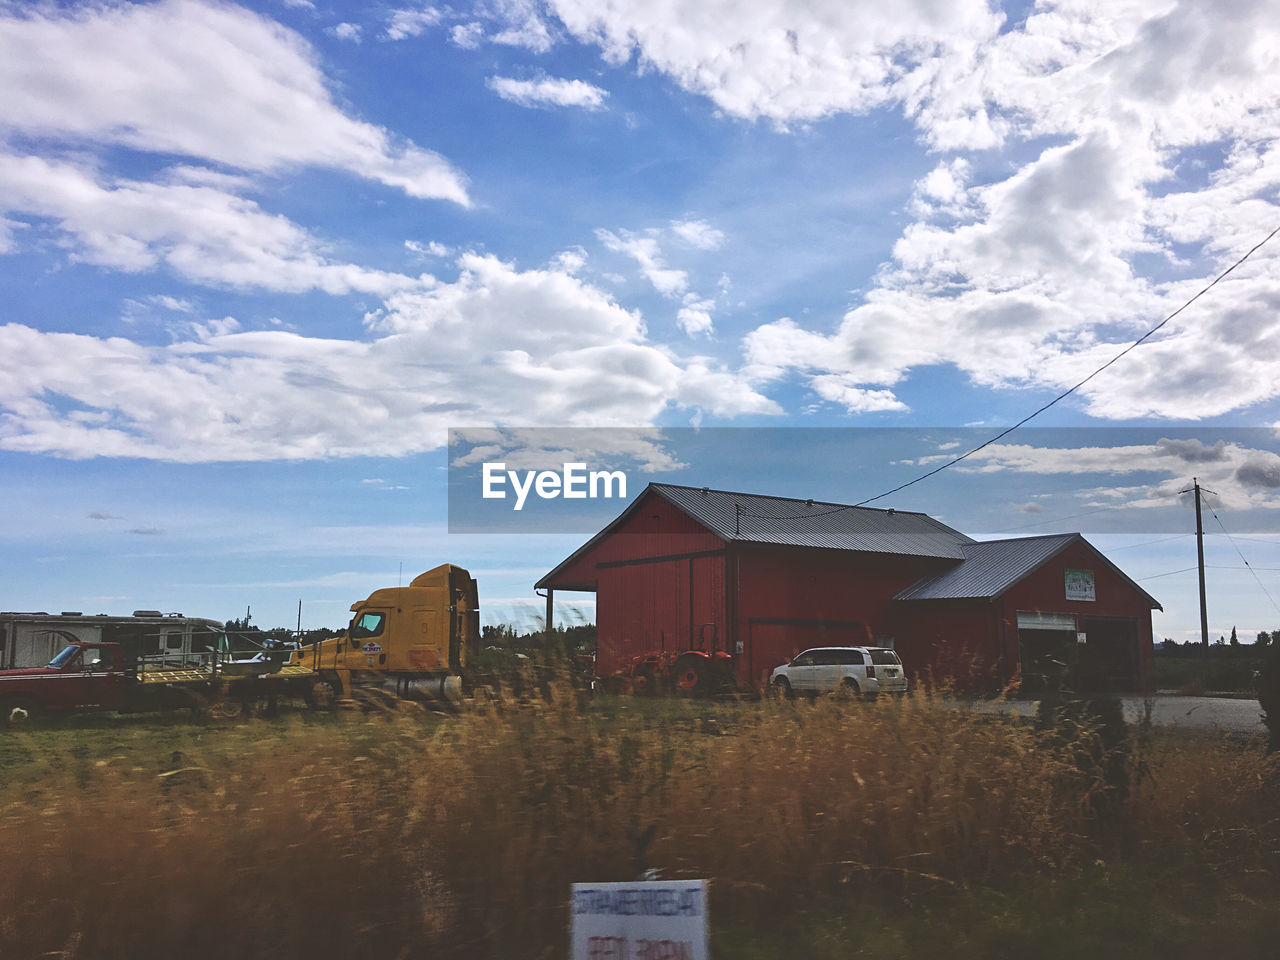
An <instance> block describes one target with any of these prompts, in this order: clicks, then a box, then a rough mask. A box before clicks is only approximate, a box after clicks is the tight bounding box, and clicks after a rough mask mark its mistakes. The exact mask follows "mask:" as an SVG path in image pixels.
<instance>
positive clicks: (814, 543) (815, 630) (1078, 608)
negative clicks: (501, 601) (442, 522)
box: [537, 483, 1160, 691]
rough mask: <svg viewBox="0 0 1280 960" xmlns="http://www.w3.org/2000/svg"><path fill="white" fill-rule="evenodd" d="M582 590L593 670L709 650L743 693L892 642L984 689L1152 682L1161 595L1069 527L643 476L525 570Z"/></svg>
mask: <svg viewBox="0 0 1280 960" xmlns="http://www.w3.org/2000/svg"><path fill="white" fill-rule="evenodd" d="M537 587H538V588H539V589H545V590H547V592H548V595H549V600H548V606H549V607H550V606H551V604H552V602H553V601H552V600H551V599H550V598H551V597H553V596H554V591H556V590H562V591H566V590H567V591H589V592H593V593H595V594H596V626H597V630H598V636H599V640H598V647H597V659H596V670H597V673H598V674H599V675H600V676H602V677H607V676H610V675H612V674H613V673H615V672H616V671H618V670H620V669H622V668H624V667H625V666H627V665H628V664H629V663H630V662H631V660H632V658H634V657H636V656H638V655H640V654H642V653H645V652H648V651H654V650H665V651H678V650H688V649H692V648H701V649H707V650H715V649H718V650H725V651H728V652H729V653H730V654H731V655H732V656H733V658H734V669H735V672H736V679H737V683H738V685H739V686H740V687H742V688H748V689H749V688H753V687H754V688H759V687H760V686H761V683H762V681H763V680H764V678H766V677H767V676H768V673H769V671H770V670H772V669H773V668H774V667H776V666H778V665H779V664H781V663H782V662H784V661H785V660H787V659H788V658H789V657H791V656H792V655H793V654H795V653H797V652H799V651H801V650H803V649H805V648H807V647H811V646H818V645H826V644H876V645H881V646H893V647H896V648H897V649H898V651H899V652H900V655H901V657H902V659H903V661H904V663H906V665H907V667H908V670H909V671H911V672H913V673H914V674H915V675H916V676H917V678H919V677H922V676H925V675H929V674H932V675H933V676H934V677H935V678H936V679H943V678H951V679H954V680H956V681H958V682H960V683H962V684H977V685H981V686H984V687H988V688H994V687H1000V686H1003V685H1005V684H1007V683H1009V682H1011V681H1013V680H1022V681H1023V683H1024V687H1025V688H1032V687H1034V686H1035V685H1036V684H1037V683H1039V682H1042V681H1043V679H1044V676H1045V675H1046V674H1047V673H1049V672H1050V671H1051V670H1052V669H1053V668H1054V666H1053V665H1054V664H1063V663H1065V664H1066V665H1067V668H1068V670H1069V671H1070V681H1071V682H1072V684H1073V685H1074V686H1075V688H1076V689H1077V690H1139V691H1149V690H1151V689H1152V673H1151V610H1152V608H1159V607H1160V605H1159V604H1158V603H1157V602H1156V601H1155V600H1154V599H1152V598H1151V596H1150V595H1149V594H1147V593H1146V592H1145V591H1144V590H1142V588H1141V587H1139V586H1138V585H1137V584H1136V583H1134V582H1133V581H1132V580H1131V579H1129V578H1128V577H1127V576H1125V574H1124V573H1123V572H1121V571H1120V569H1119V568H1118V567H1116V566H1115V565H1114V564H1112V563H1111V562H1110V561H1109V560H1107V559H1106V558H1105V557H1104V556H1102V554H1100V553H1099V552H1098V551H1097V550H1096V549H1095V548H1094V547H1093V546H1092V545H1091V544H1090V543H1089V542H1088V541H1087V540H1085V539H1084V538H1083V537H1082V536H1080V535H1079V534H1076V533H1072V534H1058V535H1054V536H1047V537H1023V538H1018V539H1013V540H994V541H976V540H974V539H973V538H971V537H968V536H966V535H965V534H963V533H960V532H959V531H957V530H953V529H952V528H950V527H948V526H947V525H946V524H944V523H941V522H940V521H938V520H935V519H933V518H932V517H929V516H927V515H925V514H922V513H909V512H902V511H895V510H876V509H871V508H867V507H853V506H849V505H846V504H837V503H822V502H819V501H814V500H795V499H790V498H786V497H768V496H760V495H756V494H746V493H731V492H728V491H723V490H710V489H707V488H705V487H702V488H700V487H682V486H675V485H672V484H665V483H651V484H650V485H649V486H648V487H647V488H646V489H645V490H644V492H643V493H642V494H641V495H640V496H639V497H637V498H636V499H635V501H633V502H632V503H631V504H630V506H628V507H627V509H626V510H624V511H623V512H622V514H621V515H620V516H619V517H618V518H617V519H616V520H614V521H613V522H612V523H610V524H609V525H608V526H607V527H605V528H604V529H603V530H602V531H600V533H598V534H596V535H595V536H594V537H592V538H591V540H589V541H588V542H587V543H585V544H584V545H583V546H582V547H580V548H579V549H578V550H577V551H576V552H574V554H573V555H572V556H570V557H569V558H568V559H566V560H565V561H564V562H563V563H561V564H560V565H559V566H557V567H556V568H555V569H554V570H552V571H551V572H550V573H548V574H547V575H546V576H545V577H543V578H542V579H541V580H539V581H538V583H537Z"/></svg>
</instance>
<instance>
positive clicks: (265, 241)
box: [0, 154, 430, 295]
mask: <svg viewBox="0 0 1280 960" xmlns="http://www.w3.org/2000/svg"><path fill="white" fill-rule="evenodd" d="M0 209H2V210H7V212H8V213H10V214H12V215H16V216H26V217H30V218H39V219H42V220H48V221H51V222H53V223H54V224H56V226H57V229H58V230H59V231H61V233H62V235H63V238H64V239H63V241H62V242H63V243H64V245H66V246H67V247H68V248H69V249H70V251H71V256H72V258H73V259H75V260H79V261H83V262H86V263H92V264H96V265H98V266H102V267H108V268H111V269H115V270H123V271H127V272H139V271H144V270H153V269H156V268H158V267H160V266H162V265H163V266H165V267H167V268H169V269H171V270H173V271H175V272H176V273H178V274H180V275H181V276H183V277H185V278H186V279H188V280H191V281H193V282H195V283H203V284H211V285H215V286H227V287H241V288H258V289H265V290H277V291H286V292H301V291H304V290H313V289H314V290H323V291H325V292H326V293H331V294H344V293H349V292H352V291H363V292H367V293H375V294H379V295H385V294H388V293H391V292H392V291H394V290H397V289H402V288H405V287H410V286H417V285H420V284H422V283H427V282H430V280H429V278H427V279H423V278H414V277H407V276H404V275H402V274H393V273H386V272H383V271H378V270H368V269H365V268H363V267H359V266H356V265H354V264H346V263H339V262H334V261H332V260H330V259H329V258H328V257H326V256H325V254H324V250H323V248H322V245H321V244H320V243H319V242H318V241H317V240H316V239H315V238H314V237H312V236H311V235H310V234H308V233H307V232H306V231H305V230H303V229H302V228H300V227H299V226H297V225H296V224H294V223H292V222H291V221H290V220H288V219H287V218H285V217H282V216H278V215H272V214H268V213H266V212H265V211H263V210H262V209H261V208H259V207H258V205H257V204H256V203H254V202H253V201H250V200H245V199H243V198H241V197H238V196H235V195H234V194H230V193H226V192H224V191H222V190H219V189H217V188H215V187H208V186H188V185H185V184H182V183H176V184H159V183H145V182H139V181H134V180H118V181H114V182H100V181H99V179H98V174H97V173H96V172H95V171H93V170H90V169H86V168H82V167H78V166H74V165H72V164H70V163H57V162H51V161H48V160H44V159H42V158H40V157H30V156H27V157H21V156H11V155H6V154H0Z"/></svg>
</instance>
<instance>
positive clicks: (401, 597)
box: [283, 563, 480, 699]
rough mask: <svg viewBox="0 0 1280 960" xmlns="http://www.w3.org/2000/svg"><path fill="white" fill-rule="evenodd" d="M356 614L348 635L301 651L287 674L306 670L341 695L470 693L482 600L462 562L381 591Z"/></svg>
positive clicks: (327, 692) (354, 609)
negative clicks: (377, 690)
mask: <svg viewBox="0 0 1280 960" xmlns="http://www.w3.org/2000/svg"><path fill="white" fill-rule="evenodd" d="M351 612H352V617H351V623H350V624H349V625H348V627H347V632H346V633H345V634H343V635H342V636H338V637H333V638H332V639H329V640H322V641H320V642H318V643H314V644H312V645H311V646H309V647H303V648H302V649H301V650H298V651H297V652H295V653H294V654H293V658H292V660H291V661H290V663H289V665H288V667H289V668H294V669H288V668H286V670H285V671H283V672H285V673H286V675H288V674H293V675H294V676H298V675H299V673H300V671H299V670H298V669H297V668H306V669H307V670H309V671H311V673H312V675H313V679H314V681H315V682H316V683H317V684H318V688H319V689H320V690H321V692H322V693H323V694H325V695H331V696H333V697H335V698H337V699H349V698H351V697H352V696H353V695H354V694H356V693H358V692H360V691H362V690H363V691H369V690H376V689H380V690H383V691H386V692H387V693H391V694H394V695H395V696H397V697H401V698H403V699H458V698H460V697H461V696H462V695H463V692H464V687H465V686H467V685H468V681H469V671H470V668H471V665H472V664H473V662H474V660H475V659H476V657H477V655H478V654H479V651H480V602H479V596H478V591H477V589H476V582H475V580H474V579H472V577H471V574H470V573H468V572H467V571H466V570H464V569H462V567H457V566H454V565H453V564H451V563H445V564H441V565H440V566H438V567H435V568H434V569H431V570H428V571H427V572H426V573H424V574H421V575H420V576H418V577H415V578H414V579H413V580H412V581H411V582H410V583H409V585H408V586H407V587H386V588H384V589H381V590H375V591H374V592H373V593H371V594H370V595H369V597H368V599H366V600H362V601H360V602H358V603H353V604H352V605H351ZM325 688H327V690H325Z"/></svg>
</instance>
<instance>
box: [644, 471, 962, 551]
mask: <svg viewBox="0 0 1280 960" xmlns="http://www.w3.org/2000/svg"><path fill="white" fill-rule="evenodd" d="M649 489H650V490H652V491H653V492H654V493H656V494H658V495H659V496H660V497H662V498H663V499H664V500H667V501H669V502H670V503H672V504H674V505H675V506H677V507H679V508H680V509H681V510H683V511H684V512H685V513H687V514H688V515H689V516H690V517H692V518H693V519H694V520H696V521H698V523H700V524H702V525H703V526H704V527H706V528H707V529H709V530H711V531H712V532H713V533H715V534H717V535H718V536H720V537H721V538H722V539H724V540H726V541H738V542H742V543H776V544H780V545H785V546H792V547H821V548H823V549H827V550H858V551H862V552H866V553H893V554H903V555H906V556H912V557H943V558H947V559H953V560H960V559H963V557H964V553H963V550H962V547H963V546H964V544H967V543H971V542H973V541H972V540H971V538H969V537H967V536H965V535H964V534H963V533H960V531H958V530H952V529H951V528H950V527H948V526H947V525H946V524H945V523H942V522H941V521H938V520H935V519H933V517H930V516H928V515H927V514H924V513H904V512H902V511H897V510H877V509H874V508H871V507H854V506H850V505H848V504H843V503H827V502H824V501H821V500H796V499H792V498H790V497H768V496H763V495H761V494H756V493H733V492H731V491H728V490H711V489H709V488H707V487H681V486H676V485H674V484H669V483H651V484H649Z"/></svg>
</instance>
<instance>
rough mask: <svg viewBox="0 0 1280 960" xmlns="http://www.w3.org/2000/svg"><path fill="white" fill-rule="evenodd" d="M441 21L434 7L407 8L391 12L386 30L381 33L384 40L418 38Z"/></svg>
mask: <svg viewBox="0 0 1280 960" xmlns="http://www.w3.org/2000/svg"><path fill="white" fill-rule="evenodd" d="M442 19H444V17H443V14H441V13H440V11H439V10H437V9H435V8H434V7H408V8H405V9H401V10H392V11H391V14H390V16H389V17H387V29H386V31H385V32H384V33H383V38H384V39H386V40H407V39H409V38H410V37H418V36H421V35H422V34H423V33H425V32H426V31H427V30H428V29H430V28H431V27H434V26H435V25H436V24H438V23H439V22H440V21H441V20H442Z"/></svg>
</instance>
